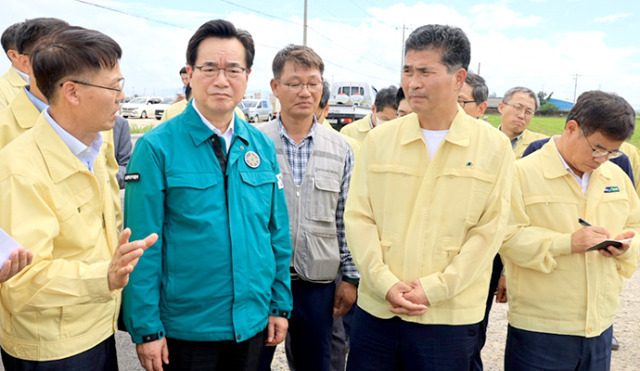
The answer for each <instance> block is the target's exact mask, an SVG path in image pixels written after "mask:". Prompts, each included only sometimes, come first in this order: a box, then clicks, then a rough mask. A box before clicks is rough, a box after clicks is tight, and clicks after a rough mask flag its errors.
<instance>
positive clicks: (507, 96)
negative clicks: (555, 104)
mask: <svg viewBox="0 0 640 371" xmlns="http://www.w3.org/2000/svg"><path fill="white" fill-rule="evenodd" d="M515 93H525V94H529V96H530V97H531V99H533V101H534V102H535V103H536V111H537V110H538V108H540V100H539V99H538V96H537V95H536V93H534V92H533V90H531V89H529V88H525V87H524V86H516V87H515V88H511V89H509V90H507V92H506V93H504V98H502V103H509V102H508V101H509V100H511V98H512V97H513V95H514V94H515Z"/></svg>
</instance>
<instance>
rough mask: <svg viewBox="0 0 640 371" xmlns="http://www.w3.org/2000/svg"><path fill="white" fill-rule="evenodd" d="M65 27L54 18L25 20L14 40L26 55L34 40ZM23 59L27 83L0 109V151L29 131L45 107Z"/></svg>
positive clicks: (34, 42)
mask: <svg viewBox="0 0 640 371" xmlns="http://www.w3.org/2000/svg"><path fill="white" fill-rule="evenodd" d="M66 27H69V24H68V23H67V22H65V21H63V20H61V19H57V18H33V19H28V20H26V21H25V22H23V23H22V25H21V26H20V29H19V32H18V33H17V34H16V38H15V40H16V43H17V44H18V45H19V47H20V48H21V49H20V50H21V51H22V52H23V53H25V54H27V55H30V54H31V53H32V52H33V48H34V46H35V44H36V43H37V42H38V40H40V39H41V38H44V37H47V36H48V35H51V34H52V33H53V32H56V31H58V30H60V29H63V28H66ZM25 60H26V63H25V64H24V69H25V70H26V72H27V74H28V75H27V76H28V78H29V80H30V84H29V85H25V86H23V87H21V88H20V89H19V91H18V93H17V95H16V96H15V97H14V98H13V100H12V101H11V103H9V105H7V106H6V107H3V108H1V109H0V149H2V148H4V147H5V146H6V145H7V144H9V142H11V141H12V140H14V139H16V138H17V137H18V136H20V135H21V134H23V133H25V132H26V131H27V130H29V129H31V128H32V127H33V125H35V123H36V120H37V118H38V116H39V115H40V113H41V112H42V111H43V110H45V109H46V108H47V107H48V105H47V99H46V98H45V97H44V95H43V94H42V92H41V91H40V89H38V84H37V82H36V80H35V77H33V76H32V75H33V70H32V68H31V63H30V62H29V59H28V58H25Z"/></svg>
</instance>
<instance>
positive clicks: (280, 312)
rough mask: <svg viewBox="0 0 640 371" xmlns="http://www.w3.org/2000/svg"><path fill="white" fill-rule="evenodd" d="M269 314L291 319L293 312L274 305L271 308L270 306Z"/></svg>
mask: <svg viewBox="0 0 640 371" xmlns="http://www.w3.org/2000/svg"><path fill="white" fill-rule="evenodd" d="M269 315H270V316H277V317H282V318H286V319H289V318H290V317H291V312H287V311H284V310H280V309H278V308H277V307H275V306H273V305H272V306H271V308H269Z"/></svg>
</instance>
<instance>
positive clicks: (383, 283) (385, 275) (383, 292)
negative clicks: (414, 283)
mask: <svg viewBox="0 0 640 371" xmlns="http://www.w3.org/2000/svg"><path fill="white" fill-rule="evenodd" d="M398 282H400V280H399V279H398V278H397V277H396V276H395V275H394V274H393V273H391V271H390V270H387V271H385V272H382V273H380V274H379V275H378V277H376V278H374V288H375V290H376V291H377V293H378V295H380V297H381V298H382V299H383V300H387V293H388V292H389V290H391V288H392V287H393V285H395V284H396V283H398Z"/></svg>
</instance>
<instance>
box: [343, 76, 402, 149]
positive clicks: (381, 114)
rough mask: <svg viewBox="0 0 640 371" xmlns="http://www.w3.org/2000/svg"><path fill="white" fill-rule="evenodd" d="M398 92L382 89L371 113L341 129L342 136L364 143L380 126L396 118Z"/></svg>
mask: <svg viewBox="0 0 640 371" xmlns="http://www.w3.org/2000/svg"><path fill="white" fill-rule="evenodd" d="M397 92H398V90H397V89H396V88H395V87H394V86H389V87H388V88H384V89H381V90H380V91H379V92H378V94H377V95H376V100H375V101H374V104H373V106H372V107H371V113H370V114H368V115H366V116H365V117H363V118H361V119H360V120H356V121H354V122H352V123H350V124H348V125H346V126H344V127H342V129H340V134H342V135H344V136H346V137H351V138H353V139H355V140H356V141H357V142H358V143H362V141H363V140H364V137H366V136H367V133H369V132H370V131H371V130H372V129H373V128H375V127H376V126H378V125H380V124H384V123H385V122H387V121H390V120H393V119H395V118H396V111H397V109H398V106H397V104H396V94H397Z"/></svg>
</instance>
